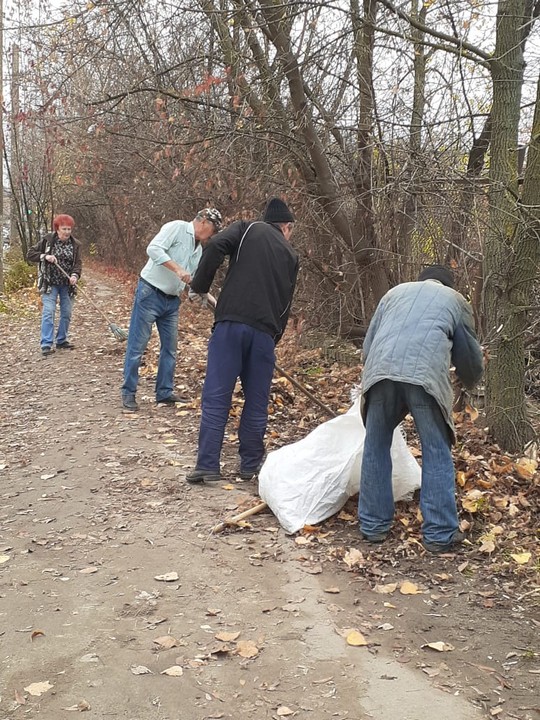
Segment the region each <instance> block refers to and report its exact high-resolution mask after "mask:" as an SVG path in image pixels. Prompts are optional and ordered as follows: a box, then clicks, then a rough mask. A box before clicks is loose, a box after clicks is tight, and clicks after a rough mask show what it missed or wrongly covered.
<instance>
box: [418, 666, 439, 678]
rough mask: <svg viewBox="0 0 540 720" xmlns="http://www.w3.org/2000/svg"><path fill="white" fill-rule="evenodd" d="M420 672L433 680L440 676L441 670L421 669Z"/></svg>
mask: <svg viewBox="0 0 540 720" xmlns="http://www.w3.org/2000/svg"><path fill="white" fill-rule="evenodd" d="M422 672H425V673H426V675H427V676H428V677H430V678H433V677H437V675H439V674H440V672H441V670H440V668H430V667H423V668H422Z"/></svg>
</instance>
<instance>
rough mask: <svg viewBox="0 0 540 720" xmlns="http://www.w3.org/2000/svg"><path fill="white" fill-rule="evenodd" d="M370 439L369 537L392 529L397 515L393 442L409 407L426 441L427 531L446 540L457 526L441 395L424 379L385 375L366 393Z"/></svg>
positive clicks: (364, 523)
mask: <svg viewBox="0 0 540 720" xmlns="http://www.w3.org/2000/svg"><path fill="white" fill-rule="evenodd" d="M366 403H367V414H366V439H365V442H364V453H363V458H362V470H361V475H360V496H359V500H358V517H359V520H360V531H361V532H362V533H363V534H364V535H366V536H367V537H370V536H373V535H379V534H383V533H386V532H388V530H389V529H390V527H391V525H392V520H393V517H394V499H393V496H392V459H391V455H390V447H391V444H392V435H393V432H394V429H395V428H396V427H397V425H398V424H399V423H400V422H401V421H402V420H403V419H404V417H405V416H406V415H407V413H408V412H410V413H411V415H412V416H413V418H414V422H415V425H416V430H417V432H418V435H419V437H420V442H421V445H422V487H421V490H420V510H421V511H422V517H423V523H422V535H423V539H424V540H425V541H427V542H433V543H442V544H447V543H448V542H450V541H451V539H452V536H453V534H454V533H455V531H456V530H457V529H458V516H457V509H456V498H455V479H454V465H453V462H452V453H451V443H452V441H451V433H450V428H449V427H448V425H447V423H446V421H445V419H444V417H443V414H442V412H441V409H440V408H439V405H438V404H437V402H436V400H435V399H434V398H433V397H432V396H431V395H429V394H428V393H427V392H426V391H425V390H424V389H423V388H422V387H420V386H419V385H411V384H409V383H403V382H393V381H392V380H382V381H381V382H378V383H376V384H375V385H373V387H371V388H370V389H369V390H368V392H367V395H366Z"/></svg>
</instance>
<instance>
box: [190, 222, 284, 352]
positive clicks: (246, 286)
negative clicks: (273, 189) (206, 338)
mask: <svg viewBox="0 0 540 720" xmlns="http://www.w3.org/2000/svg"><path fill="white" fill-rule="evenodd" d="M225 256H228V257H229V268H228V270H227V275H226V277H225V281H224V283H223V288H222V290H221V294H220V295H219V298H218V301H217V307H216V312H215V318H216V323H218V322H222V321H224V320H230V321H232V322H240V323H244V324H245V325H249V326H251V327H254V328H256V329H257V330H262V331H263V332H266V333H268V334H269V335H271V336H272V337H273V338H274V342H275V343H276V344H277V343H278V342H279V340H280V339H281V336H282V335H283V332H284V331H285V327H286V325H287V321H288V319H289V312H290V308H291V302H292V298H293V294H294V288H295V285H296V277H297V275H298V255H297V254H296V253H295V251H294V250H293V249H292V247H291V246H290V245H289V243H288V242H287V241H286V240H285V237H284V235H283V233H282V232H281V229H280V228H279V226H278V225H274V224H271V223H266V222H262V221H255V222H246V221H243V220H239V221H237V222H234V223H232V225H230V226H229V227H227V228H225V230H222V231H221V232H219V233H218V234H217V235H214V237H213V238H212V239H211V240H210V241H209V243H208V245H207V246H206V248H205V249H204V251H203V254H202V257H201V261H200V263H199V266H198V268H197V271H196V273H195V275H194V277H193V278H192V281H191V289H192V290H193V291H194V292H196V293H201V294H202V293H207V292H208V291H209V290H210V286H211V285H212V282H213V280H214V276H215V274H216V271H217V269H218V268H219V266H220V265H221V264H222V262H223V260H224V259H225Z"/></svg>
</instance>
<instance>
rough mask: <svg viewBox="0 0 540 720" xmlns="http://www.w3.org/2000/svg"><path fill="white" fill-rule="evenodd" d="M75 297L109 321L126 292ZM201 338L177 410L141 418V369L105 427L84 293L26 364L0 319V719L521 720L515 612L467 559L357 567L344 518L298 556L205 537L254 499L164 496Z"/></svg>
mask: <svg viewBox="0 0 540 720" xmlns="http://www.w3.org/2000/svg"><path fill="white" fill-rule="evenodd" d="M86 289H87V290H88V292H90V293H91V294H92V296H93V297H94V298H95V299H96V301H98V302H99V303H100V304H103V306H104V307H106V308H107V311H108V312H111V319H112V320H114V321H115V322H117V323H118V324H119V325H121V326H124V327H126V326H127V321H128V309H129V299H128V296H129V292H128V291H127V290H125V289H124V288H122V287H120V288H118V287H117V286H116V285H115V283H114V282H113V281H111V280H109V279H107V278H106V277H103V276H98V275H96V274H91V275H90V279H88V280H87V286H86ZM183 312H184V311H183ZM188 312H189V311H188ZM203 325H204V327H203V332H202V336H201V335H194V334H190V332H188V331H185V332H184V338H183V340H182V345H181V348H182V349H183V351H184V352H182V350H181V360H180V363H179V367H178V374H177V381H178V387H179V388H185V389H186V390H187V391H188V392H190V393H191V394H192V396H193V403H192V404H190V405H187V406H186V407H180V406H179V407H177V408H176V409H171V408H163V407H156V406H155V404H154V403H153V396H152V381H151V376H152V370H153V368H152V361H151V359H150V360H149V362H148V366H147V368H146V369H145V377H143V380H142V383H141V391H140V393H139V400H141V401H142V402H141V405H142V409H141V412H140V413H138V414H137V415H126V414H124V413H123V412H122V411H121V409H120V403H119V386H120V382H121V366H122V360H123V346H122V345H121V344H119V343H118V342H117V341H116V340H115V339H114V337H113V336H112V334H110V333H108V331H107V329H106V327H105V326H104V323H103V321H102V320H101V318H100V317H99V315H98V314H97V313H96V312H95V311H94V309H93V308H92V306H91V305H89V304H88V303H85V302H84V299H81V300H79V301H78V304H77V308H76V311H75V313H74V319H73V325H72V328H73V333H72V340H73V342H75V343H76V349H75V350H74V351H64V352H60V351H57V352H56V353H55V354H54V355H53V356H51V357H50V358H47V359H42V358H41V356H40V353H39V343H38V335H39V330H38V328H39V312H38V310H37V308H35V310H33V311H30V312H29V313H22V312H21V313H20V314H19V316H17V317H11V318H6V317H5V316H0V328H1V336H0V350H1V352H2V361H3V362H2V365H1V367H0V379H1V385H0V433H1V438H2V440H1V443H2V444H1V451H0V498H1V505H0V720H4V719H7V718H10V719H11V718H41V719H43V720H45V719H47V720H56V719H57V718H64V717H71V716H72V714H73V713H76V712H83V711H86V712H87V713H88V717H95V718H100V719H101V718H113V719H116V718H118V719H120V718H125V719H126V720H158V719H159V720H203V719H208V720H210V718H212V719H217V718H235V719H242V718H246V719H247V718H257V719H258V720H259V719H260V720H262V719H263V718H283V717H284V718H287V717H295V718H299V719H300V718H306V719H312V720H322V719H324V718H332V720H345V719H351V720H367V719H368V718H374V719H375V720H388V718H392V720H428V718H429V719H430V720H431V719H432V718H434V717H436V718H438V719H439V720H450V719H452V720H455V719H456V718H459V719H460V720H473V719H475V718H482V717H499V718H503V719H504V718H519V719H520V720H537V719H538V717H540V715H539V712H540V710H539V704H540V703H539V701H538V696H539V695H538V672H539V669H538V668H539V664H538V655H537V653H538V647H537V646H535V642H536V643H537V638H538V627H539V623H538V621H537V620H536V619H535V617H534V613H535V608H534V606H533V607H531V606H530V605H527V604H526V603H525V600H524V599H523V602H522V601H520V600H519V598H518V597H517V596H516V593H514V592H513V589H512V587H511V584H510V586H508V583H507V587H506V589H505V587H504V586H501V585H500V584H498V582H497V579H496V578H494V579H493V582H492V583H489V584H488V585H485V584H481V585H479V584H478V583H477V582H475V576H474V573H470V574H467V573H466V572H464V571H463V570H462V571H459V570H458V566H460V565H461V566H462V563H463V561H464V560H465V562H466V558H461V557H456V558H453V557H449V558H431V557H426V556H424V555H418V556H417V557H415V558H404V557H402V556H400V555H399V554H396V555H393V556H392V555H390V556H389V557H388V556H386V557H385V558H382V557H381V556H380V555H377V552H379V553H380V552H382V551H377V552H375V553H372V555H370V554H369V550H368V551H366V549H365V548H363V547H362V546H361V544H360V543H359V540H358V536H357V534H356V531H355V528H354V523H352V522H351V523H349V524H346V523H342V527H341V530H340V531H339V532H334V531H332V532H329V533H328V537H326V538H325V537H324V535H323V537H321V538H319V539H318V541H317V543H315V542H312V541H311V539H310V538H307V539H305V538H304V539H303V540H302V542H301V543H298V542H297V540H298V539H296V540H295V538H290V537H288V536H286V535H285V534H284V532H283V530H281V529H280V528H279V526H278V524H277V521H276V520H275V518H274V517H273V516H272V515H271V514H269V513H267V514H263V515H260V516H257V517H255V518H254V519H253V520H252V523H251V527H247V528H244V529H239V530H228V531H226V532H224V533H221V534H219V535H215V534H212V532H211V528H212V527H213V525H214V524H215V523H217V522H218V521H219V520H221V519H222V518H224V517H226V516H227V515H230V514H234V513H235V512H238V511H239V510H242V509H243V508H245V507H248V506H250V505H251V504H254V502H255V497H256V484H255V483H253V482H251V483H242V484H240V483H237V482H235V480H234V476H233V477H232V478H231V482H225V483H223V484H222V485H221V486H219V487H215V488H214V487H211V488H208V487H201V488H199V487H194V488H192V487H190V486H188V485H186V484H185V482H184V476H185V472H186V469H187V468H189V467H191V466H192V462H193V457H194V451H195V447H196V437H197V413H198V399H199V394H200V385H201V382H202V379H203V368H204V361H205V357H204V345H205V340H204V334H205V332H207V331H208V328H209V326H210V325H209V321H208V322H206V323H203ZM154 349H155V346H154ZM149 357H150V358H151V357H152V353H150V355H149ZM233 450H234V448H233V446H232V445H231V446H230V448H229V455H228V456H227V457H228V458H233V457H234V455H233ZM230 462H231V463H232V462H233V461H232V459H231V460H230ZM231 467H232V465H231ZM351 548H360V549H361V551H362V553H364V556H363V558H364V559H363V562H362V563H360V565H359V567H356V568H355V567H350V566H349V565H348V564H347V562H344V557H345V553H346V551H347V550H350V549H351ZM462 567H463V566H462ZM170 573H176V574H177V579H173V578H175V575H172V576H169V575H168V574H170ZM160 576H166V577H168V578H169V580H168V581H167V580H164V579H159V577H160ZM405 580H407V581H410V582H411V583H413V587H414V588H416V590H415V591H414V592H415V593H416V594H412V595H405V594H402V593H401V592H400V591H399V587H400V585H401V584H402V583H403V582H404V581H405ZM391 583H397V588H394V590H392V586H391ZM377 585H378V586H379V588H378V589H379V590H380V589H381V586H382V587H383V589H384V588H386V590H385V593H383V594H381V593H380V592H376V591H374V588H376V586H377ZM353 629H354V630H357V631H359V632H360V633H362V635H363V636H364V637H365V639H366V640H367V643H368V644H367V645H366V646H362V647H353V646H351V645H348V644H347V640H346V638H347V636H349V637H350V632H351V630H353ZM437 641H442V642H444V643H446V644H447V645H446V646H445V648H444V649H445V651H444V652H438V651H437V650H434V649H431V648H429V647H426V644H427V643H433V642H437ZM423 646H424V647H423ZM170 668H172V669H171V670H168V669H170ZM167 670H168V672H170V673H171V674H164V672H165V671H167Z"/></svg>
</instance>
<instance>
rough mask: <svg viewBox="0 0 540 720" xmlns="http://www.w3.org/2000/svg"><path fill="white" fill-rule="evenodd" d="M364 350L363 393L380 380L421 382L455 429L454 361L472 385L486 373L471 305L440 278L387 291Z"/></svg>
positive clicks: (368, 333)
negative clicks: (453, 411) (451, 375)
mask: <svg viewBox="0 0 540 720" xmlns="http://www.w3.org/2000/svg"><path fill="white" fill-rule="evenodd" d="M363 353H364V370H363V374H362V392H363V393H364V394H365V393H366V392H367V391H368V390H369V388H370V387H372V386H373V385H374V384H375V383H377V382H379V381H380V380H394V381H396V382H406V383H411V384H413V385H421V386H422V387H423V388H424V390H425V391H426V392H427V393H429V394H430V395H431V396H432V397H434V398H435V400H436V401H437V403H438V404H439V406H440V408H441V411H442V413H443V415H444V418H445V420H446V422H447V423H448V425H449V426H450V428H451V430H452V432H453V431H454V426H453V422H452V404H453V391H452V384H451V380H450V367H451V365H454V366H455V369H456V374H457V375H458V377H459V379H460V380H461V382H462V383H463V384H464V385H465V386H466V387H468V388H472V387H474V385H475V384H476V383H477V382H478V381H479V380H480V378H481V376H482V372H483V357H482V348H481V347H480V345H479V343H478V340H477V338H476V334H475V331H474V321H473V316H472V311H471V308H470V305H469V303H467V301H466V300H465V298H464V297H463V296H462V295H460V294H459V293H458V292H456V291H455V290H452V289H451V288H449V287H446V286H445V285H442V284H441V283H440V282H438V281H436V280H424V281H421V282H410V283H403V284H401V285H397V286H396V287H395V288H392V290H390V291H389V292H387V293H386V295H385V296H384V297H383V298H382V300H381V301H380V303H379V305H378V307H377V310H376V311H375V314H374V315H373V318H372V320H371V323H370V326H369V328H368V331H367V334H366V338H365V340H364V347H363ZM364 419H365V418H364Z"/></svg>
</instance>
